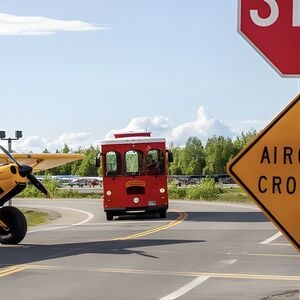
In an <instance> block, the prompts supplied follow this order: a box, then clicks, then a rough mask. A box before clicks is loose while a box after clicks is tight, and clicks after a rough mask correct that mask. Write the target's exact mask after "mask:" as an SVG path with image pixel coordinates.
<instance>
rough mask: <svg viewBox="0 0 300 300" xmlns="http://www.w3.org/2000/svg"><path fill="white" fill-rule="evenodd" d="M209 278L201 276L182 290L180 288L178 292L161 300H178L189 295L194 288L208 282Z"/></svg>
mask: <svg viewBox="0 0 300 300" xmlns="http://www.w3.org/2000/svg"><path fill="white" fill-rule="evenodd" d="M208 278H209V276H199V277H197V278H196V279H194V280H193V281H191V282H190V283H188V284H186V285H185V286H183V287H182V288H180V289H178V290H176V291H175V292H173V293H171V294H169V295H167V296H165V297H163V298H161V299H160V300H174V299H177V298H179V297H181V296H182V295H184V294H186V293H188V292H189V291H191V290H192V289H193V288H195V287H197V286H198V285H200V284H201V283H203V282H204V281H206V280H207V279H208Z"/></svg>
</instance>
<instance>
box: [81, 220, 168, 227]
mask: <svg viewBox="0 0 300 300" xmlns="http://www.w3.org/2000/svg"><path fill="white" fill-rule="evenodd" d="M169 222H170V220H164V221H153V220H148V221H120V220H119V221H114V222H102V223H88V224H83V225H84V226H103V225H106V226H110V225H127V224H128V225H130V224H134V225H139V224H152V223H169Z"/></svg>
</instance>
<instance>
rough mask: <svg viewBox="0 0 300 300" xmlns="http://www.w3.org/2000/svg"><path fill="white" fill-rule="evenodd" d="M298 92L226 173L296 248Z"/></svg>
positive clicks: (299, 216)
mask: <svg viewBox="0 0 300 300" xmlns="http://www.w3.org/2000/svg"><path fill="white" fill-rule="evenodd" d="M299 117H300V94H299V95H298V96H297V97H296V98H295V99H294V100H292V102H291V103H290V104H289V105H288V106H287V107H286V108H285V109H284V110H283V111H282V112H281V113H279V115H278V116H277V117H275V119H274V120H273V121H272V122H271V123H270V124H269V125H268V126H267V127H266V128H265V129H264V130H263V131H262V132H261V133H260V134H259V135H258V136H257V137H256V138H255V139H254V140H253V141H252V142H251V143H250V144H249V145H248V146H247V147H246V148H245V149H243V150H242V151H241V152H240V153H239V154H238V155H237V156H236V157H235V158H234V159H233V160H232V161H231V162H229V163H228V165H227V172H228V173H229V175H230V176H231V177H232V178H233V179H234V180H235V181H236V182H237V183H238V184H239V185H240V186H241V187H243V188H244V189H245V190H246V192H247V193H248V194H249V195H250V196H251V197H252V198H253V200H254V201H255V202H256V203H257V205H258V206H259V207H260V208H261V209H262V211H263V212H264V214H265V215H266V216H267V217H268V218H269V219H270V220H271V221H272V222H273V223H274V224H275V225H276V226H277V227H278V229H279V230H280V231H281V232H282V233H283V234H284V235H285V236H286V237H287V238H288V239H289V241H290V242H291V243H292V244H293V245H294V246H295V248H296V249H297V250H298V251H299V252H300V226H299V222H300V139H299V137H300V122H299Z"/></svg>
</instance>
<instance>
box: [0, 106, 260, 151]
mask: <svg viewBox="0 0 300 300" xmlns="http://www.w3.org/2000/svg"><path fill="white" fill-rule="evenodd" d="M264 122H265V121H258V120H256V121H251V122H250V121H241V122H238V123H240V124H242V123H243V124H244V127H243V128H242V130H236V129H233V128H232V127H231V126H230V125H229V124H226V123H224V122H222V121H221V120H219V119H217V118H215V117H213V116H212V115H211V114H210V113H209V112H208V111H207V110H206V109H205V108H204V107H203V106H200V107H199V109H198V110H197V112H196V116H195V119H194V120H192V121H188V122H185V123H182V124H179V125H178V126H175V127H174V126H173V124H172V122H171V121H170V119H169V118H167V117H164V116H155V117H153V118H151V117H136V118H133V119H132V120H131V121H130V122H129V123H128V125H127V126H126V127H125V128H123V129H119V130H115V129H114V130H111V131H109V132H108V133H107V134H106V137H105V139H111V138H113V134H114V133H115V132H128V131H133V132H134V131H150V132H152V136H154V137H165V138H166V139H167V142H168V143H170V142H172V143H173V144H175V145H184V144H185V143H186V141H187V139H188V138H189V137H191V136H196V137H198V138H199V139H200V140H201V141H202V142H203V143H205V142H206V141H207V139H208V138H209V137H212V136H213V135H216V136H219V135H222V136H224V137H231V138H234V137H235V136H236V135H238V134H240V133H241V132H242V131H244V132H247V131H249V130H251V129H252V128H253V125H254V124H256V125H259V124H260V125H262V124H263V123H264ZM99 139H102V138H101V137H99ZM2 144H3V146H5V147H6V146H7V144H4V142H2ZM64 144H67V145H68V146H69V147H70V148H71V149H72V150H78V148H88V147H89V146H90V145H93V146H97V145H99V144H100V141H99V140H98V141H95V140H94V139H93V138H92V136H91V134H90V133H88V132H77V133H63V134H62V135H60V136H59V137H57V138H54V139H51V138H47V137H43V138H41V137H38V136H30V137H27V138H26V137H24V138H22V139H21V140H19V141H16V142H14V143H13V149H14V150H16V151H17V152H23V153H24V152H25V153H26V152H27V153H28V152H34V153H39V152H42V151H43V150H44V149H45V148H47V149H48V150H49V151H50V152H55V151H56V150H62V149H63V147H64Z"/></svg>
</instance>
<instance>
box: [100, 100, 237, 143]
mask: <svg viewBox="0 0 300 300" xmlns="http://www.w3.org/2000/svg"><path fill="white" fill-rule="evenodd" d="M145 130H148V131H151V132H152V136H161V137H166V139H167V141H168V142H172V143H174V144H175V145H183V144H185V142H186V141H187V139H188V138H189V137H190V136H197V137H198V138H200V139H201V141H203V142H206V140H207V138H209V137H211V136H213V135H217V136H218V135H223V136H225V137H234V136H235V135H236V133H235V132H234V131H233V129H231V127H230V126H229V125H228V124H225V123H223V122H222V121H220V120H218V119H217V118H215V117H213V116H211V115H210V114H209V113H208V112H207V110H206V109H205V108H204V107H203V106H200V107H199V109H198V111H197V114H196V119H195V120H193V121H190V122H186V123H183V124H181V125H178V126H177V127H173V126H172V124H171V122H170V120H169V119H168V118H166V117H163V116H156V117H154V118H149V117H137V118H134V119H132V120H131V121H130V122H129V124H128V125H127V126H126V127H125V128H123V129H120V130H112V131H110V132H108V134H107V135H106V139H110V138H112V137H113V134H114V133H115V132H126V131H145Z"/></svg>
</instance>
